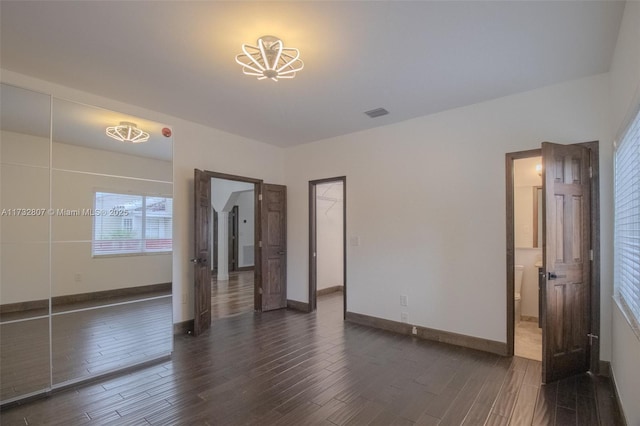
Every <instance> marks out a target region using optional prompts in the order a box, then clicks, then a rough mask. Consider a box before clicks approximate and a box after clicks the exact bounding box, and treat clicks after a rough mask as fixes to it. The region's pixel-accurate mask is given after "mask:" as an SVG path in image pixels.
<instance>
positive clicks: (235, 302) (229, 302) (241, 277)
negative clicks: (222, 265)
mask: <svg viewBox="0 0 640 426" xmlns="http://www.w3.org/2000/svg"><path fill="white" fill-rule="evenodd" d="M243 312H253V271H240V272H230V273H229V280H228V281H220V282H218V280H217V279H216V275H215V274H214V275H213V276H212V279H211V317H212V318H213V319H215V318H225V317H229V316H232V315H236V314H239V313H243Z"/></svg>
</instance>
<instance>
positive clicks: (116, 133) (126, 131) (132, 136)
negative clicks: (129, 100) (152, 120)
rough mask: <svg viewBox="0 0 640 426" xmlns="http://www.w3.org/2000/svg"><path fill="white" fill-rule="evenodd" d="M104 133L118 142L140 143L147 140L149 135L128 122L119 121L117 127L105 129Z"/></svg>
mask: <svg viewBox="0 0 640 426" xmlns="http://www.w3.org/2000/svg"><path fill="white" fill-rule="evenodd" d="M106 132H107V136H109V137H110V138H113V139H115V140H117V141H119V142H131V143H142V142H146V141H148V140H149V133H147V132H145V131H144V130H141V129H138V126H136V124H135V123H131V122H128V121H121V122H120V125H118V126H111V127H107V130H106Z"/></svg>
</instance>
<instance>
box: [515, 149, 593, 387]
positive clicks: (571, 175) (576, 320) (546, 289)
mask: <svg viewBox="0 0 640 426" xmlns="http://www.w3.org/2000/svg"><path fill="white" fill-rule="evenodd" d="M533 157H540V158H541V165H542V171H541V175H542V176H541V178H542V193H541V194H542V195H541V197H540V201H541V204H542V208H541V209H540V210H537V211H539V212H540V213H539V214H540V215H541V216H542V219H541V220H537V221H536V222H535V223H536V226H541V227H542V232H541V233H540V234H541V237H540V239H541V245H542V256H541V264H542V266H541V267H540V268H538V277H539V279H538V283H539V308H538V312H539V323H540V325H541V329H542V381H543V383H548V382H551V381H554V380H558V379H561V378H563V377H568V376H571V375H574V374H578V373H581V372H585V371H587V370H588V371H591V372H592V373H594V374H597V373H598V371H599V364H600V363H599V339H598V336H599V329H600V244H599V235H600V234H599V233H600V229H599V222H600V221H599V163H598V158H599V156H598V142H587V143H581V144H574V145H560V144H553V143H548V142H545V143H543V144H542V149H535V150H530V151H522V152H515V153H509V154H506V196H507V200H506V201H507V202H506V208H507V211H506V219H507V220H506V222H507V223H506V224H507V229H506V235H507V247H506V254H507V262H506V266H507V271H506V276H507V318H506V320H507V322H506V326H507V327H506V328H507V355H514V346H515V323H516V312H515V311H516V300H515V295H516V294H515V293H516V291H515V290H516V288H515V285H516V284H515V278H516V265H517V263H516V247H517V246H516V238H517V237H516V222H515V217H516V215H515V208H516V207H515V197H514V194H515V180H514V173H515V168H516V166H515V164H516V163H515V162H516V161H517V160H520V159H531V158H533ZM532 191H533V190H532ZM531 198H532V200H531V202H532V204H533V203H534V200H538V198H537V196H536V197H535V198H534V196H533V194H532V195H531ZM531 214H532V215H533V214H534V212H533V211H532V212H531ZM530 223H531V230H530V235H531V238H532V245H533V244H534V243H533V241H538V240H537V238H534V232H535V231H537V230H534V222H533V218H531V222H530ZM538 234H539V233H538V232H535V235H536V236H537V235H538ZM538 244H540V243H539V242H538ZM538 265H540V263H538ZM534 266H535V265H534ZM529 280H530V281H535V280H534V279H533V278H531V277H530V278H529ZM521 297H526V293H525V294H524V295H523V294H522V293H521ZM529 302H530V301H529ZM520 314H521V315H522V312H521V313H520Z"/></svg>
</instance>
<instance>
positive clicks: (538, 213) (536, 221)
mask: <svg viewBox="0 0 640 426" xmlns="http://www.w3.org/2000/svg"><path fill="white" fill-rule="evenodd" d="M533 247H538V248H539V247H542V187H541V186H534V187H533Z"/></svg>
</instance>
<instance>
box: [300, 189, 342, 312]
mask: <svg viewBox="0 0 640 426" xmlns="http://www.w3.org/2000/svg"><path fill="white" fill-rule="evenodd" d="M346 185H347V182H346V177H344V176H342V177H335V178H328V179H319V180H314V181H310V182H309V310H310V311H315V310H318V311H319V312H321V313H322V314H326V315H331V314H332V313H336V314H337V315H336V317H337V318H340V317H341V318H342V319H344V316H345V312H346V307H347V279H346V276H347V275H346V211H347V210H346ZM340 313H341V314H340Z"/></svg>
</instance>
